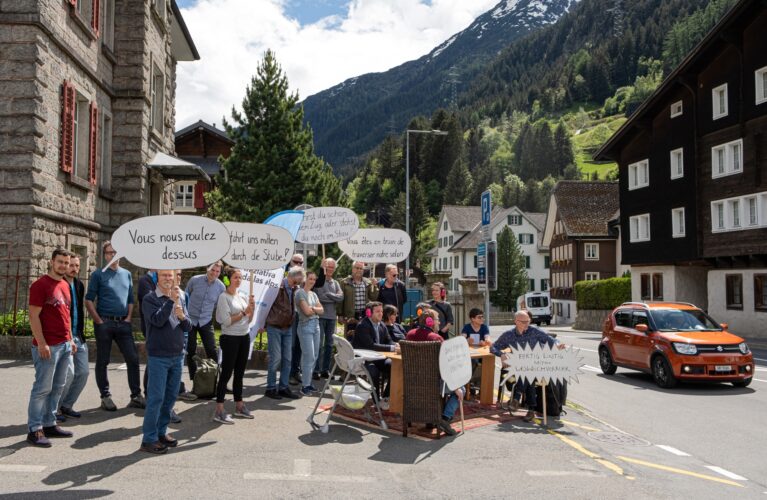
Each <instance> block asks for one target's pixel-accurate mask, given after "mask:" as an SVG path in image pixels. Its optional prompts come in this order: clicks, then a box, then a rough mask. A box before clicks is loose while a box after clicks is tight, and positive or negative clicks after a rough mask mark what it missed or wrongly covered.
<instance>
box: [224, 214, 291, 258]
mask: <svg viewBox="0 0 767 500" xmlns="http://www.w3.org/2000/svg"><path fill="white" fill-rule="evenodd" d="M224 227H226V229H227V230H228V231H229V240H230V242H231V245H230V247H229V251H228V252H227V253H226V255H225V256H224V258H223V260H224V262H226V263H227V264H229V265H230V266H234V267H239V268H240V269H275V268H277V267H280V266H284V265H285V264H287V263H288V262H289V261H290V257H291V256H292V255H293V246H294V242H293V237H292V236H291V235H290V233H289V232H288V231H287V230H286V229H283V228H281V227H277V226H272V225H269V224H249V223H246V222H224Z"/></svg>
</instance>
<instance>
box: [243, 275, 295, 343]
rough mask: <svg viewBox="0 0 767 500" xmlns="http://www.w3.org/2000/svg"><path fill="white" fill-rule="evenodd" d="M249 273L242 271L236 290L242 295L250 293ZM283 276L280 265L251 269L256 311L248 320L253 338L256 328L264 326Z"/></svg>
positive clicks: (245, 295)
mask: <svg viewBox="0 0 767 500" xmlns="http://www.w3.org/2000/svg"><path fill="white" fill-rule="evenodd" d="M250 274H251V272H250V271H247V270H243V271H242V283H241V284H240V288H239V289H238V290H239V292H240V294H241V295H242V296H244V297H247V296H248V295H249V294H250ZM283 276H284V270H283V268H282V267H280V268H277V269H269V270H264V269H260V270H257V271H253V300H254V301H255V302H256V311H255V314H253V320H252V321H251V322H250V326H251V336H252V337H253V338H255V335H256V333H258V330H260V329H261V328H264V324H265V323H266V316H267V315H268V314H269V309H271V308H272V304H273V303H274V299H275V298H276V297H277V292H278V291H279V289H280V283H281V282H282V279H283Z"/></svg>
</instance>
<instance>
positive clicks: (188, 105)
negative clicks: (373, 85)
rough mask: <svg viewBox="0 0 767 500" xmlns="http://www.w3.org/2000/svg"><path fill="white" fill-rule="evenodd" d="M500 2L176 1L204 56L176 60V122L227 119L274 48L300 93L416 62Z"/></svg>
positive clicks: (181, 124)
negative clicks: (257, 69) (266, 54)
mask: <svg viewBox="0 0 767 500" xmlns="http://www.w3.org/2000/svg"><path fill="white" fill-rule="evenodd" d="M498 2H499V0H177V3H178V6H179V8H180V9H181V14H182V16H183V17H184V21H185V22H186V25H187V27H188V28H189V32H190V33H191V35H192V39H193V40H194V43H195V45H196V47H197V50H198V52H199V53H200V60H199V61H194V62H180V63H178V74H177V82H176V83H177V95H176V129H177V130H178V129H181V128H183V127H185V126H187V125H190V124H191V123H194V122H196V121H197V120H204V121H206V122H208V123H214V124H216V126H217V127H219V128H223V127H222V125H221V120H222V117H224V116H226V118H227V119H229V118H230V117H231V109H232V106H233V105H236V106H237V107H238V108H239V107H240V105H241V102H242V99H243V97H244V96H245V88H246V86H247V84H248V83H249V82H250V79H251V77H252V76H253V75H255V73H256V67H257V65H258V64H259V62H260V61H261V59H262V58H263V54H264V52H265V51H266V50H267V49H272V50H273V51H274V52H275V55H276V57H277V61H278V62H279V64H280V65H281V66H282V69H283V71H284V72H285V74H286V75H287V77H288V82H289V85H290V90H291V92H298V95H299V98H300V99H301V100H303V99H305V98H306V97H308V96H310V95H313V94H316V93H317V92H319V91H321V90H324V89H327V88H329V87H332V86H333V85H336V84H339V83H341V82H343V81H344V80H346V79H348V78H351V77H354V76H358V75H362V74H365V73H371V72H380V71H386V70H387V69H389V68H392V67H394V66H397V65H399V64H402V63H404V62H406V61H410V60H413V59H417V58H418V57H420V56H422V55H424V54H427V53H428V52H429V51H431V49H433V48H434V47H436V46H437V45H439V44H440V43H442V42H443V41H445V40H447V39H448V38H450V36H452V35H453V34H455V33H457V32H459V31H461V30H463V29H464V28H466V27H467V26H469V24H471V22H472V21H473V20H474V19H475V18H476V17H477V16H479V15H480V14H482V13H483V12H485V11H487V10H489V9H491V8H492V7H493V6H494V5H495V4H497V3H498Z"/></svg>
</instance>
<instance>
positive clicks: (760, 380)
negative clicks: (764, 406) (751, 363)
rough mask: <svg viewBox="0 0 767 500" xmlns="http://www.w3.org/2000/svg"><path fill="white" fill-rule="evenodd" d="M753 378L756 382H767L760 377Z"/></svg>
mask: <svg viewBox="0 0 767 500" xmlns="http://www.w3.org/2000/svg"><path fill="white" fill-rule="evenodd" d="M754 380H755V381H756V382H767V380H762V379H760V378H755V379H754Z"/></svg>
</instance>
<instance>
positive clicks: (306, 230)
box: [296, 207, 360, 245]
mask: <svg viewBox="0 0 767 500" xmlns="http://www.w3.org/2000/svg"><path fill="white" fill-rule="evenodd" d="M359 227H360V221H359V219H358V218H357V214H355V213H354V212H353V211H352V210H349V209H348V208H341V207H316V208H310V209H308V210H304V218H303V220H302V221H301V227H300V229H299V230H298V236H296V241H299V242H301V243H311V244H316V245H322V244H324V243H335V242H336V241H343V240H346V239H349V238H351V237H352V236H353V235H354V233H356V232H357V229H359Z"/></svg>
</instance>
